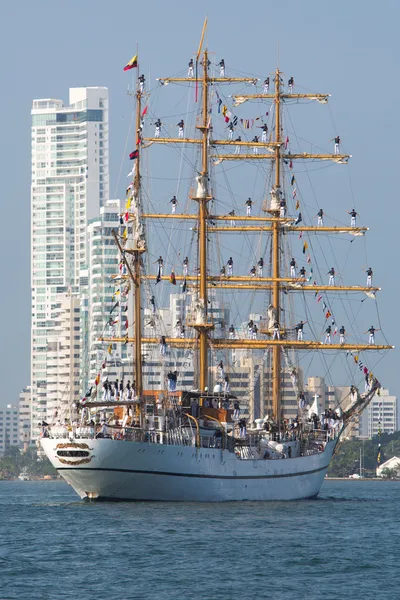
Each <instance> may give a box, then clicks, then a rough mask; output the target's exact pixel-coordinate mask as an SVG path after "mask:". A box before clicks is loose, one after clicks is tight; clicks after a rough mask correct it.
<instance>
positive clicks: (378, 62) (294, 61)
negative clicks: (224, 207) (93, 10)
mask: <svg viewBox="0 0 400 600" xmlns="http://www.w3.org/2000/svg"><path fill="white" fill-rule="evenodd" d="M313 4H314V6H317V5H316V4H315V3H310V5H309V7H306V8H305V9H304V7H303V9H302V12H303V18H304V19H305V15H304V10H305V13H306V14H307V11H310V13H311V12H313V8H311V6H312V5H313ZM339 4H340V3H339ZM318 9H320V7H319V5H318ZM140 10H141V9H140V8H138V11H139V12H138V14H139V15H140ZM160 10H161V13H162V10H163V7H162V6H161V5H160ZM202 10H204V9H202ZM291 10H292V13H291V14H292V19H291V20H292V21H296V10H297V9H296V7H295V5H294V4H293V3H292V4H291ZM352 10H353V12H352ZM182 11H183V15H184V16H186V14H188V15H189V16H190V27H188V28H187V29H185V30H184V31H182V32H181V34H182V35H181V39H180V40H179V44H178V43H176V44H174V45H173V46H172V48H170V54H169V56H168V57H162V56H160V55H159V54H158V53H156V51H155V49H154V47H153V45H152V43H150V36H151V35H152V30H153V26H152V24H151V25H149V26H147V25H142V28H141V31H140V32H138V34H140V36H142V37H144V38H145V40H144V42H143V50H141V57H142V56H143V63H144V64H146V69H149V67H150V65H153V68H155V70H156V72H157V75H158V74H161V73H162V74H168V73H170V72H171V69H175V68H176V65H180V64H181V62H182V57H181V53H182V49H183V48H186V47H187V48H188V54H189V55H190V54H191V53H192V52H193V49H192V47H191V46H192V42H191V41H190V42H189V39H190V40H191V39H192V38H193V34H194V32H197V31H199V30H200V28H201V23H202V18H203V15H202V14H200V11H198V9H196V8H194V7H193V8H192V9H188V8H187V7H182ZM186 11H188V12H186ZM280 16H282V15H280ZM272 17H273V14H271V12H270V11H268V18H269V19H271V18H272ZM325 17H331V19H332V21H331V22H330V23H325V26H328V32H330V36H329V35H328V36H326V34H324V43H327V44H328V47H327V50H326V53H325V62H323V60H322V58H317V57H315V56H314V55H312V54H311V53H310V56H309V63H308V64H307V61H306V60H304V54H302V55H301V57H302V58H303V63H304V64H300V60H301V57H300V56H299V57H294V56H293V53H291V52H290V51H289V48H290V47H292V48H293V46H294V43H295V40H296V39H297V38H296V32H295V30H294V28H293V24H292V23H288V33H287V35H286V38H288V39H285V42H286V44H287V46H288V48H281V51H280V54H281V61H282V62H284V63H285V68H286V66H288V68H292V70H293V73H294V74H295V75H296V77H297V76H298V75H297V74H298V73H301V74H302V75H303V76H304V74H305V73H307V71H309V70H311V72H312V75H313V76H312V77H309V79H310V80H313V82H314V83H317V84H318V86H319V87H321V88H325V89H327V90H328V91H332V93H334V99H333V102H334V103H335V104H334V105H335V111H334V113H335V121H337V122H338V123H339V124H340V125H339V126H338V128H339V129H340V132H341V134H342V137H343V138H345V140H346V147H348V148H349V150H350V151H351V153H352V154H353V155H354V159H353V161H354V168H353V167H352V165H350V168H351V169H352V186H353V191H354V194H355V196H356V197H357V199H358V203H359V204H361V201H362V204H361V206H362V212H363V216H364V215H365V213H367V216H368V219H365V220H368V222H369V224H370V226H371V232H370V233H369V235H368V237H369V240H368V241H369V243H368V251H369V257H368V255H367V254H366V256H365V258H366V262H367V261H368V258H369V260H370V262H371V263H373V266H374V268H375V271H376V272H377V271H378V270H379V276H380V278H381V280H382V283H381V284H382V287H383V288H384V291H385V294H383V295H382V300H381V302H380V308H381V312H382V314H383V315H385V325H386V328H387V329H392V330H393V332H392V335H393V338H391V339H390V341H391V342H393V343H394V344H396V341H397V340H398V338H399V331H398V324H397V323H396V319H395V318H394V315H395V307H394V301H395V298H396V295H397V291H398V289H397V288H398V283H397V282H396V281H393V278H392V277H391V276H390V274H391V273H394V272H396V264H395V257H394V256H393V255H394V254H395V253H389V256H386V254H385V250H383V251H382V250H381V248H380V246H381V240H382V238H383V235H385V234H387V233H388V231H389V232H391V235H392V236H393V237H394V238H395V230H394V225H391V224H388V223H387V220H388V219H387V214H383V213H384V212H385V211H382V210H381V208H380V206H379V201H377V199H378V197H379V196H380V195H381V194H383V195H384V196H385V197H386V198H388V201H390V199H391V193H390V191H389V190H390V189H395V183H396V182H395V172H396V169H395V164H394V158H392V154H393V157H394V156H395V152H394V148H395V146H394V141H393V140H392V138H395V135H393V123H395V116H396V115H395V112H394V110H395V109H394V106H393V103H392V102H391V101H390V94H389V93H388V95H387V96H384V98H383V99H382V100H381V108H382V112H379V110H378V109H377V108H375V107H376V104H375V102H372V101H369V103H368V104H369V106H368V107H367V106H365V105H362V103H361V102H360V100H359V98H358V93H359V92H360V87H361V82H362V81H367V82H370V78H371V72H373V73H376V77H378V73H379V70H380V69H383V71H384V72H383V74H381V75H380V77H383V78H384V79H386V80H387V81H389V80H390V72H391V71H390V69H392V72H394V68H395V58H394V53H393V56H392V55H390V51H391V50H393V49H394V46H393V45H392V46H391V45H390V42H389V41H387V42H386V43H387V44H389V45H388V46H385V44H384V43H383V44H382V45H381V46H374V45H373V44H372V45H371V44H370V42H371V39H372V41H373V42H374V43H375V44H378V40H380V42H381V43H382V41H386V40H390V35H387V36H386V37H385V38H383V37H382V36H383V34H380V33H379V28H376V25H375V23H374V24H372V21H371V20H368V17H367V16H366V15H364V14H362V15H360V13H359V12H358V11H356V10H355V9H354V8H353V9H352V7H349V8H348V12H347V19H348V20H347V21H344V20H340V19H339V18H338V17H337V15H336V16H335V15H332V14H329V12H327V13H325ZM85 18H86V19H88V18H89V15H85ZM209 18H210V31H211V34H210V47H211V48H213V47H215V49H216V50H218V51H219V52H220V53H222V52H224V54H225V55H226V57H228V56H229V55H230V59H229V60H230V61H231V62H232V63H235V62H236V63H237V65H238V67H239V66H240V68H241V69H244V67H245V66H246V65H250V64H251V67H250V66H249V69H250V70H251V71H252V72H253V71H255V72H261V71H262V68H263V67H262V65H263V64H264V63H265V59H264V58H261V56H260V53H256V56H254V53H252V52H246V53H245V55H244V53H243V51H242V50H240V49H239V48H238V47H237V46H238V45H237V44H236V41H237V40H238V39H240V40H241V46H244V45H245V43H246V39H247V38H246V35H247V33H243V32H241V31H240V27H239V25H237V24H233V29H232V31H231V34H230V39H226V40H225V41H224V43H223V44H221V39H220V38H221V36H220V33H219V32H222V31H224V28H225V24H224V22H223V20H222V14H221V11H218V10H215V11H214V14H213V10H210V11H209ZM196 19H197V20H198V23H197V22H196ZM335 19H336V20H335ZM84 21H85V19H84ZM145 21H146V16H145V14H143V15H141V17H140V22H141V23H142V24H143V23H144V22H145ZM354 23H356V24H357V26H356V27H354V31H353V28H352V24H354ZM170 24H171V27H172V25H174V24H173V23H172V22H171V21H170ZM335 25H336V26H338V27H339V36H340V41H341V43H342V44H343V46H342V48H341V49H342V53H344V54H345V55H346V63H345V64H343V62H342V61H338V59H337V56H336V57H334V51H335V50H336V45H337V43H338V42H337V35H336V34H335V31H336V30H335ZM174 26H175V25H174ZM385 26H386V27H390V26H391V25H390V23H389V24H386V23H385ZM147 27H148V29H147ZM254 27H256V31H257V32H259V36H260V39H261V33H262V29H257V28H258V27H260V26H258V25H257V24H256V23H254ZM305 27H306V30H307V27H308V26H306V25H305ZM311 27H312V28H313V31H314V29H315V28H316V23H315V21H312V22H311V23H310V28H311ZM372 27H373V28H374V35H373V36H372V35H371V36H368V35H366V38H368V47H367V44H366V40H365V43H363V40H362V39H358V37H357V36H359V35H360V34H359V31H360V30H362V29H364V34H365V29H366V30H367V32H368V31H369V30H372ZM368 28H369V29H368ZM189 30H190V31H189ZM52 35H53V34H51V32H49V40H48V43H49V44H53V46H54V43H55V42H54V38H53V39H52ZM318 35H321V38H320V41H322V34H319V32H317V31H315V38H314V40H315V39H316V40H317V42H318V39H319V38H318ZM352 35H353V36H354V35H355V36H356V39H357V45H358V47H359V48H362V49H363V50H364V52H365V53H364V55H363V56H362V58H361V59H360V58H359V56H357V55H353V54H352V52H351V49H352V43H353V41H352V39H351V36H352ZM167 37H169V36H167V32H166V31H165V32H164V31H161V30H160V31H158V33H157V40H156V41H157V45H158V44H166V43H167ZM272 38H273V39H272ZM326 38H328V39H326ZM330 38H331V39H330ZM115 39H116V35H111V37H110V40H108V43H107V44H105V43H104V40H103V41H102V43H103V46H100V45H97V43H96V42H94V43H93V46H92V47H91V48H90V49H89V48H86V49H85V48H84V50H83V55H84V56H85V58H84V60H83V61H82V63H80V62H77V60H76V59H77V58H78V51H77V49H75V48H73V49H72V54H71V53H68V50H65V54H63V51H62V44H61V43H60V41H58V42H57V43H56V46H57V47H58V48H59V49H60V51H61V57H62V59H63V60H61V62H62V64H63V68H62V69H61V70H58V69H57V72H56V73H54V65H55V63H54V61H53V62H52V61H51V60H50V57H49V56H47V54H46V53H44V54H43V52H41V50H45V48H42V49H41V48H40V47H35V46H32V48H33V49H34V50H36V51H37V52H38V54H37V57H38V58H37V60H38V59H39V61H40V58H41V57H42V58H43V57H44V56H45V57H46V60H44V61H40V64H41V65H42V63H43V68H42V69H41V70H40V71H39V72H38V73H36V75H35V79H33V76H32V75H31V74H30V73H28V74H27V75H26V76H25V81H24V89H23V94H22V98H23V99H24V101H23V103H22V104H21V98H20V96H18V98H17V100H18V101H17V102H16V104H15V107H13V111H17V113H18V114H19V116H20V117H21V115H22V114H23V112H22V110H21V109H22V107H23V106H25V108H24V110H25V117H26V105H27V103H30V102H31V100H32V98H34V97H47V96H49V97H54V96H55V97H63V96H64V94H65V89H66V88H67V87H69V86H70V85H71V86H73V85H77V84H78V83H79V82H78V81H74V79H79V80H82V79H87V78H88V77H90V79H91V80H92V79H93V78H94V79H97V81H93V82H92V83H94V84H97V83H99V84H105V85H107V87H109V88H110V90H112V96H113V97H114V98H115V99H116V105H115V108H113V109H112V111H115V112H112V114H113V115H114V117H112V118H114V119H115V121H116V128H115V132H116V133H115V139H116V140H117V142H116V144H115V146H112V149H111V155H112V157H113V158H112V168H111V171H112V174H111V180H112V181H113V184H112V185H111V189H112V188H113V187H114V188H115V190H116V191H117V193H116V194H112V193H111V196H114V197H119V196H122V193H123V185H124V183H125V182H124V181H121V179H119V178H118V172H119V169H120V165H119V161H120V155H121V154H122V148H123V145H124V144H123V143H122V141H123V139H124V138H125V134H126V130H127V129H128V127H127V125H128V124H129V123H128V116H127V115H128V113H129V111H130V110H131V103H130V102H129V98H127V97H125V95H124V92H125V88H126V85H127V83H126V81H127V80H126V79H123V78H122V73H121V71H122V66H123V64H125V63H126V61H127V60H128V58H129V57H130V56H131V55H132V54H133V52H132V46H133V45H134V44H132V43H128V42H127V41H124V43H123V45H118V44H116V45H114V48H112V52H111V53H110V49H111V47H112V45H113V42H114V41H115ZM393 39H394V37H393ZM275 42H276V39H275V37H274V36H272V33H271V38H268V40H267V43H268V45H270V48H269V50H270V54H272V55H274V56H275V54H276V51H275V48H276V43H275ZM301 43H302V44H304V46H305V49H304V53H305V52H306V49H311V42H307V41H306V40H304V39H302V40H301ZM314 43H315V42H314ZM57 44H58V45H57ZM168 44H169V43H168ZM355 44H356V42H355V41H354V45H355ZM392 44H393V42H392ZM247 46H248V47H249V44H248V43H247ZM369 46H370V47H369ZM141 47H142V42H141ZM168 47H170V46H168ZM78 48H79V57H81V56H82V48H81V47H80V46H79V44H78ZM69 50H71V48H69ZM329 51H331V52H332V57H329V56H328V54H329ZM85 52H86V53H85ZM227 52H228V53H227ZM97 53H99V56H101V60H97V61H96V60H95V58H96V54H97ZM374 53H375V54H374ZM68 58H69V59H70V60H68ZM186 62H187V61H186V59H185V61H184V64H186ZM275 62H276V61H275V60H273V61H271V60H270V59H268V63H269V66H268V68H269V69H270V70H271V69H273V67H274V66H275ZM271 63H272V64H271ZM253 64H254V66H253ZM172 65H173V66H172ZM49 72H52V74H53V73H54V77H50V78H49V77H48V74H49ZM7 73H8V75H9V74H10V72H9V71H8V72H7ZM89 74H90V75H89ZM103 78H104V81H101V80H102V79H103ZM343 79H344V81H343ZM394 85H395V86H397V83H396V82H395V83H394ZM19 86H20V83H18V85H17V86H16V87H17V89H19ZM38 87H40V90H39V89H38ZM53 88H54V90H53ZM42 90H43V91H42ZM57 92H59V93H57ZM391 92H392V94H393V88H392V87H391ZM118 95H119V96H118ZM121 107H122V111H121ZM337 109H338V110H337ZM346 111H348V114H346ZM124 113H125V114H124ZM375 113H378V115H381V114H382V113H385V116H384V117H380V118H381V120H382V121H383V125H384V127H383V128H381V129H378V130H377V132H376V134H375V133H374V136H373V138H374V139H373V141H371V140H370V139H369V138H370V137H371V135H370V132H369V131H368V132H367V131H366V130H369V127H366V123H369V122H370V120H371V114H372V115H373V116H375ZM3 114H5V113H4V112H3ZM117 115H118V117H117ZM378 115H377V116H378ZM124 120H125V122H124V123H123V121H124ZM18 121H21V122H23V119H22V118H19V119H18ZM25 123H26V120H25ZM28 129H29V127H28ZM7 131H8V133H10V130H9V129H6V132H7ZM342 132H344V133H342ZM13 139H15V140H16V141H17V143H18V140H23V139H25V144H20V143H18V145H19V148H18V151H19V153H20V154H21V156H24V157H25V162H24V164H25V165H26V164H27V161H26V157H27V156H28V154H29V142H27V133H26V131H25V132H21V131H19V132H16V137H15V138H13ZM368 144H369V146H368ZM383 145H384V146H385V163H384V162H383V157H381V156H380V155H379V153H378V152H377V148H378V147H383ZM24 146H25V147H24ZM372 151H373V154H374V157H373V160H372V158H371V153H372ZM8 161H9V158H8V157H5V160H4V162H3V164H4V165H5V166H6V165H7V164H9V165H10V163H9V162H8ZM387 161H388V166H387V165H386V162H387ZM125 164H126V163H125ZM12 165H14V163H12ZM8 170H9V172H10V173H12V172H13V168H10V169H8ZM20 171H21V165H20V163H19V164H18V174H19V176H20V174H21V173H20ZM28 172H29V168H28V170H26V168H22V173H23V180H25V179H27V180H29V175H28ZM354 172H355V173H354ZM381 172H382V173H383V172H384V173H385V181H382V178H381V176H380V173H381ZM367 173H368V177H367ZM366 179H367V180H368V181H366ZM382 186H383V190H384V191H382ZM390 186H391V187H390ZM23 189H25V190H26V183H25V184H24V185H23ZM6 191H7V194H6V195H7V196H8V197H10V198H11V200H12V202H11V203H10V204H14V202H17V198H16V191H15V188H14V190H13V189H12V188H11V187H10V185H9V183H8V182H6ZM20 194H21V191H20V189H19V188H18V197H19V196H20ZM24 196H25V193H24ZM27 197H28V196H27ZM349 201H350V200H349ZM364 202H365V205H364ZM25 206H27V204H25ZM7 210H9V208H6V214H7ZM388 210H389V212H390V215H391V217H393V218H391V219H390V221H391V222H392V223H393V222H395V221H396V219H397V216H398V215H397V212H396V211H397V210H398V208H397V207H396V206H393V207H390V208H389V209H388ZM14 211H15V209H14ZM26 212H27V211H25V213H26ZM25 218H26V215H22V216H21V219H22V222H21V224H20V227H21V230H22V231H23V232H25V234H26V233H27V232H28V231H29V228H27V222H26V220H25ZM9 220H10V221H11V220H12V217H11V214H10V218H9ZM391 227H393V229H391ZM10 235H11V232H5V235H4V238H3V240H2V248H3V252H2V255H3V256H5V255H6V253H5V251H4V248H5V247H6V244H8V246H9V247H10ZM22 237H23V238H24V237H26V239H29V235H25V236H24V235H23V236H22ZM3 244H4V245H3ZM28 254H29V249H28V248H27V247H26V248H25V249H23V250H22V251H21V255H18V257H17V265H18V266H21V268H18V266H17V268H15V267H13V268H10V266H9V265H8V264H7V265H6V264H5V261H4V269H5V274H6V277H8V279H9V280H11V281H12V287H13V289H16V291H17V294H16V296H17V298H16V301H17V306H18V311H17V312H18V314H21V315H22V316H21V319H20V320H19V321H18V323H17V324H16V325H15V326H16V330H15V331H14V330H13V331H11V330H10V329H8V325H6V327H5V332H6V339H7V341H8V340H10V342H11V340H12V338H13V337H14V336H15V337H16V338H17V339H18V340H19V343H21V344H22V345H23V348H22V349H21V352H19V354H21V358H20V359H19V360H20V361H21V364H20V365H19V366H18V365H17V366H16V365H15V364H14V363H15V356H16V348H15V347H14V346H13V344H12V343H11V352H10V343H8V344H7V345H8V350H7V352H5V351H4V349H3V354H2V366H3V369H4V375H5V373H10V374H11V376H10V383H8V382H7V388H8V387H9V386H10V390H9V391H6V395H7V398H5V399H2V401H1V404H4V405H5V404H7V403H10V402H14V400H15V398H17V396H18V393H19V391H20V389H22V388H23V387H24V386H25V385H27V384H29V383H30V381H29V379H30V378H29V368H28V367H29V307H28V306H27V304H26V295H27V292H28V289H27V281H29V260H28V259H27V256H28ZM385 267H386V268H385ZM16 272H18V273H19V274H20V277H18V278H17V277H16ZM10 278H11V279H10ZM21 280H23V281H21ZM23 297H25V302H24V301H23ZM2 301H3V302H5V299H2ZM382 309H383V310H382ZM6 313H7V310H6V308H5V307H4V309H3V314H6ZM378 318H379V315H378ZM390 319H392V321H395V322H394V323H392V322H391V321H390ZM367 325H369V324H367ZM396 338H397V340H396ZM395 352H396V351H395ZM395 352H393V353H392V356H388V357H387V358H386V360H385V363H384V365H385V366H384V367H383V373H382V375H381V374H380V373H379V372H378V371H377V375H378V376H379V377H380V379H382V382H383V384H384V385H385V387H389V388H390V389H393V390H394V393H395V394H397V392H398V390H396V385H397V380H396V378H395V369H394V365H395V360H396V358H395ZM24 356H25V359H24V358H23V357H24ZM24 365H25V367H24ZM24 371H25V375H23V372H24ZM19 377H21V378H22V377H23V379H21V380H19ZM3 379H4V378H3ZM12 390H13V391H12Z"/></svg>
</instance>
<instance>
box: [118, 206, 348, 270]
mask: <svg viewBox="0 0 400 600" xmlns="http://www.w3.org/2000/svg"><path fill="white" fill-rule="evenodd" d="M169 203H170V204H171V211H172V214H173V215H174V214H176V208H177V206H178V204H179V202H178V200H177V197H176V196H175V195H174V196H173V197H172V198H171V200H170V201H169ZM254 204H256V203H255V202H254V201H253V200H252V199H251V198H248V199H247V200H246V202H245V203H244V206H245V207H246V217H251V214H252V207H253V205H254ZM347 214H349V215H350V227H356V226H357V224H356V223H357V221H356V219H357V217H358V216H359V214H358V212H357V211H356V210H355V209H354V208H352V209H351V210H348V211H347ZM300 215H301V213H300ZM228 216H229V217H235V216H238V215H236V213H235V210H231V211H230V212H229V213H228ZM324 216H325V213H324V210H323V209H322V208H320V209H319V210H318V212H317V214H316V215H315V218H316V219H317V226H318V227H323V225H324ZM286 217H287V205H286V200H285V198H281V200H280V201H279V218H281V219H285V218H286ZM121 218H122V217H121ZM302 220H303V219H302V218H301V217H300V220H299V219H298V218H297V221H298V222H296V223H295V224H296V225H298V224H299V223H300V222H301V221H302ZM230 223H231V227H234V226H235V221H234V220H233V219H232V220H231V222H230ZM160 258H162V257H161V256H160ZM185 260H186V261H187V262H189V260H188V257H186V259H185ZM156 262H158V260H157V261H156ZM184 264H185V262H184ZM186 275H187V273H186Z"/></svg>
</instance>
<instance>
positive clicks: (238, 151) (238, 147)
mask: <svg viewBox="0 0 400 600" xmlns="http://www.w3.org/2000/svg"><path fill="white" fill-rule="evenodd" d="M241 141H242V138H241V137H240V135H239V136H238V137H237V138H236V140H235V142H241ZM235 154H240V146H239V145H237V146H235Z"/></svg>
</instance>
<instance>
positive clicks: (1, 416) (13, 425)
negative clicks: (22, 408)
mask: <svg viewBox="0 0 400 600" xmlns="http://www.w3.org/2000/svg"><path fill="white" fill-rule="evenodd" d="M19 445H20V443H19V411H18V406H13V405H12V404H7V406H6V407H5V408H0V456H4V453H5V452H6V451H7V448H9V447H10V446H19Z"/></svg>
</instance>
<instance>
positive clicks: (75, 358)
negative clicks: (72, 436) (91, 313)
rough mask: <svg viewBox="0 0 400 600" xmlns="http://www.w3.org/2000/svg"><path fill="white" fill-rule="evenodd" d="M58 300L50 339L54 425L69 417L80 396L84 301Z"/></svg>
mask: <svg viewBox="0 0 400 600" xmlns="http://www.w3.org/2000/svg"><path fill="white" fill-rule="evenodd" d="M57 300H58V302H57V311H58V312H57V315H56V317H55V319H54V327H53V330H52V332H49V334H48V337H47V414H48V415H49V417H48V418H50V422H56V421H57V419H60V418H62V419H64V418H65V417H69V407H71V406H72V404H73V403H74V402H76V401H78V400H79V396H80V385H79V374H80V364H81V344H80V300H79V297H78V296H77V295H76V294H75V295H73V294H72V293H68V294H59V295H58V296H57Z"/></svg>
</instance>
